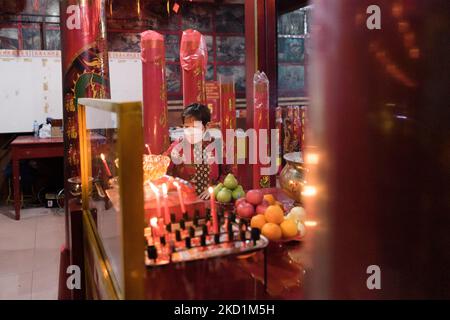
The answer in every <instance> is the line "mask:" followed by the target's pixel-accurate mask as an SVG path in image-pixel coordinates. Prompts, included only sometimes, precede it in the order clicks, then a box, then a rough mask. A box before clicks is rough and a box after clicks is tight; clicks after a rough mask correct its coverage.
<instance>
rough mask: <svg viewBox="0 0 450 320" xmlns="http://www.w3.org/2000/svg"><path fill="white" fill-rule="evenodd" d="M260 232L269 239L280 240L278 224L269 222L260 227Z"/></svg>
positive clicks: (280, 234)
mask: <svg viewBox="0 0 450 320" xmlns="http://www.w3.org/2000/svg"><path fill="white" fill-rule="evenodd" d="M261 233H262V234H263V235H264V236H265V237H266V238H267V239H269V240H280V239H281V237H282V235H283V234H282V232H281V228H280V226H279V225H277V224H275V223H271V222H269V223H266V224H265V225H264V226H263V227H262V230H261Z"/></svg>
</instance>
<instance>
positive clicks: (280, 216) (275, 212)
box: [264, 205, 284, 224]
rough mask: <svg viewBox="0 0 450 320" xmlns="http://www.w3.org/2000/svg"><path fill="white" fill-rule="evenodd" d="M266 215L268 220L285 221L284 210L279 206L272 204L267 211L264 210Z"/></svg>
mask: <svg viewBox="0 0 450 320" xmlns="http://www.w3.org/2000/svg"><path fill="white" fill-rule="evenodd" d="M264 217H265V218H266V220H267V222H272V223H276V224H280V223H282V222H283V221H284V212H283V210H282V209H281V208H280V207H279V206H277V205H271V206H268V207H267V209H266V212H264Z"/></svg>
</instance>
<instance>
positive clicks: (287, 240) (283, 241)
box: [273, 234, 305, 243]
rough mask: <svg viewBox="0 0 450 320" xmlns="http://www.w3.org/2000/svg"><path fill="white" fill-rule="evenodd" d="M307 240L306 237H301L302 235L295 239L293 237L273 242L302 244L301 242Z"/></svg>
mask: <svg viewBox="0 0 450 320" xmlns="http://www.w3.org/2000/svg"><path fill="white" fill-rule="evenodd" d="M304 239H305V237H304V236H303V237H302V236H301V235H299V234H298V235H296V236H295V237H292V238H284V239H283V238H282V239H280V240H275V241H273V242H275V243H286V242H301V241H303V240H304Z"/></svg>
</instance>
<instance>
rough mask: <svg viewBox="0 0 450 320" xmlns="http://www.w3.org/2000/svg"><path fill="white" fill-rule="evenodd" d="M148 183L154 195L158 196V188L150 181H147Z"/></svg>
mask: <svg viewBox="0 0 450 320" xmlns="http://www.w3.org/2000/svg"><path fill="white" fill-rule="evenodd" d="M148 184H149V185H150V188H151V189H152V191H153V192H154V193H155V194H156V196H159V190H158V188H157V187H156V186H155V185H154V184H153V183H152V182H149V183H148Z"/></svg>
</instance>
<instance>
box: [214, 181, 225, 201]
mask: <svg viewBox="0 0 450 320" xmlns="http://www.w3.org/2000/svg"><path fill="white" fill-rule="evenodd" d="M222 188H223V183H222V182H221V183H219V184H218V185H216V186H215V187H214V197H216V198H217V194H218V193H219V191H220V190H221V189H222Z"/></svg>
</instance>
